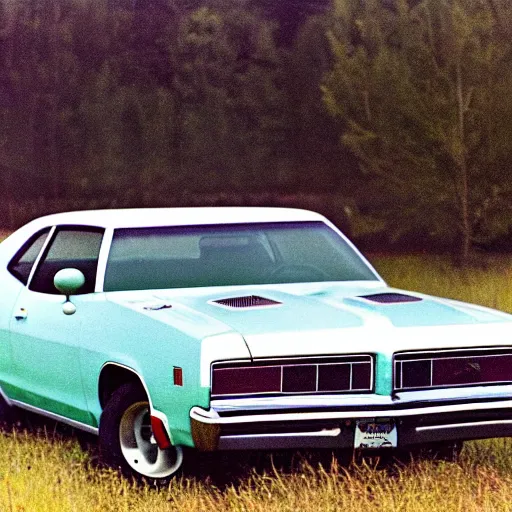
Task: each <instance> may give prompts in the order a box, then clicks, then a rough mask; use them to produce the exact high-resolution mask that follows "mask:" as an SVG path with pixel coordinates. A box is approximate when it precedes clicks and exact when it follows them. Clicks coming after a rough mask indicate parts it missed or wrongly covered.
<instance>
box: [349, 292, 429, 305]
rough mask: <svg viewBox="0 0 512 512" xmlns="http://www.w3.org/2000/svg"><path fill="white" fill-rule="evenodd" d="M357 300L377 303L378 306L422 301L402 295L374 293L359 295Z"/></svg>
mask: <svg viewBox="0 0 512 512" xmlns="http://www.w3.org/2000/svg"><path fill="white" fill-rule="evenodd" d="M359 298H361V299H366V300H370V301H372V302H378V303H379V304H399V303H401V302H420V301H421V300H423V299H421V298H419V297H413V296H412V295H405V294H403V293H374V294H372V295H360V296H359Z"/></svg>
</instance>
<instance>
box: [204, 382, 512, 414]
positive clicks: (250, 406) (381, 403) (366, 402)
mask: <svg viewBox="0 0 512 512" xmlns="http://www.w3.org/2000/svg"><path fill="white" fill-rule="evenodd" d="M449 400H452V401H456V400H465V401H466V403H467V402H468V401H475V402H476V401H477V400H512V385H504V386H473V387H464V388H450V389H429V390H421V391H404V392H400V393H396V395H394V396H393V397H391V396H389V395H376V394H368V393H362V394H354V395H332V394H330V395H328V394H326V395H315V396H311V395H309V396H308V395H299V396H297V395H292V396H290V395H285V396H273V397H272V396H266V397H261V396H260V397H258V396H255V397H249V398H247V397H245V398H240V397H238V398H223V399H217V400H212V401H211V404H210V406H211V408H212V409H215V410H216V411H218V412H219V413H220V414H222V413H224V412H225V413H229V412H234V413H237V412H238V411H249V410H250V411H253V412H254V413H256V412H257V411H259V410H261V411H266V412H269V411H272V412H279V409H283V408H287V409H293V408H304V409H306V408H308V407H316V408H319V407H331V408H343V407H370V408H371V407H382V408H384V407H390V408H394V407H396V406H402V407H403V406H406V405H407V404H414V403H416V404H417V403H418V402H423V401H426V402H429V403H430V404H431V405H432V406H434V405H435V404H436V403H439V402H446V401H449Z"/></svg>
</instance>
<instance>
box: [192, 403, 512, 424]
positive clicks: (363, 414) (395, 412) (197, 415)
mask: <svg viewBox="0 0 512 512" xmlns="http://www.w3.org/2000/svg"><path fill="white" fill-rule="evenodd" d="M499 409H512V399H509V400H503V401H499V402H498V401H496V402H476V403H463V404H450V405H438V406H430V407H416V408H412V409H392V408H390V409H384V410H368V411H357V410H351V411H335V412H333V411H326V412H286V413H280V412H279V411H278V410H277V411H276V412H272V413H268V412H265V413H262V414H257V413H253V414H244V413H247V412H248V410H245V411H244V410H243V409H240V410H239V412H240V414H239V415H237V416H224V417H222V416H220V415H219V414H218V412H217V411H216V410H215V409H210V410H209V411H206V410H204V409H201V408H200V407H193V408H192V409H191V411H190V417H191V418H192V419H193V420H196V421H199V422H201V423H207V424H211V425H230V424H241V423H261V422H278V421H309V420H313V421H314V420H337V419H353V418H358V419H364V418H403V417H408V416H420V415H430V414H443V413H452V412H464V411H468V410H470V411H484V410H490V411H492V410H499ZM249 410H250V409H249Z"/></svg>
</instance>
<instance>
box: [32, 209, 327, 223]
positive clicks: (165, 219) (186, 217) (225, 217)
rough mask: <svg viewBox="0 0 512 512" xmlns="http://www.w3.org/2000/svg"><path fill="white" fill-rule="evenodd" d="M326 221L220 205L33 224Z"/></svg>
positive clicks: (87, 214) (76, 215)
mask: <svg viewBox="0 0 512 512" xmlns="http://www.w3.org/2000/svg"><path fill="white" fill-rule="evenodd" d="M323 220H325V218H324V217H323V216H322V215H320V214H318V213H315V212H312V211H309V210H300V209H295V208H273V207H235V206H232V207H230V206H219V207H192V208H129V209H113V210H85V211H76V212H66V213H56V214H53V215H47V216H45V217H40V218H39V219H36V220H34V221H32V222H31V223H30V224H31V225H32V227H36V228H39V227H41V228H43V227H46V226H53V225H61V224H68V225H77V226H96V227H102V228H128V227H158V226H191V225H205V224H240V223H253V222H293V221H323ZM34 225H35V226H34Z"/></svg>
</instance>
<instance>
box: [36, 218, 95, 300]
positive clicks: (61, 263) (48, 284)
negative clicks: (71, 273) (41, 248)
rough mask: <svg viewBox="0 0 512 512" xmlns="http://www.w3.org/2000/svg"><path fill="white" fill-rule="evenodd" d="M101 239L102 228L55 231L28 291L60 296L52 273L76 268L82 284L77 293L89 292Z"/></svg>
mask: <svg viewBox="0 0 512 512" xmlns="http://www.w3.org/2000/svg"><path fill="white" fill-rule="evenodd" d="M102 239H103V230H102V229H98V228H83V227H62V228H58V229H57V231H56V232H55V235H54V236H53V237H52V240H51V242H50V244H49V246H48V248H47V249H46V251H45V254H43V258H42V259H41V261H40V263H39V265H38V267H37V269H36V272H35V274H34V277H33V278H32V281H31V283H30V286H29V288H30V289H31V290H33V291H36V292H41V293H51V294H59V295H60V292H59V291H58V290H57V289H56V288H55V286H54V284H53V278H54V277H55V274H56V273H57V272H58V271H59V270H62V269H64V268H76V269H78V270H80V271H81V272H82V273H83V274H84V276H85V284H84V286H83V287H82V288H81V289H80V293H81V294H83V293H91V292H93V291H94V285H95V283H96V271H97V268H98V256H99V253H100V247H101V241H102Z"/></svg>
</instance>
